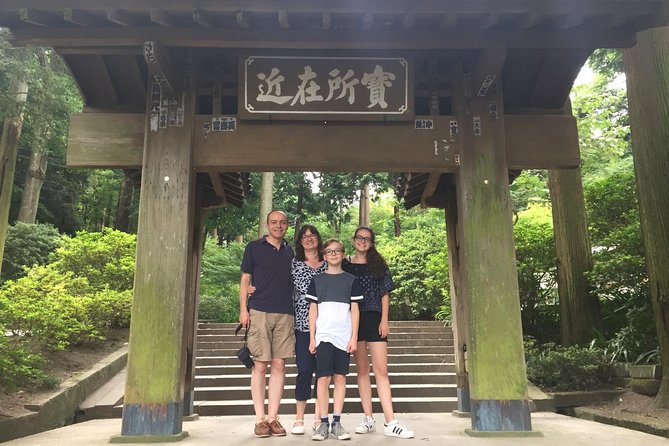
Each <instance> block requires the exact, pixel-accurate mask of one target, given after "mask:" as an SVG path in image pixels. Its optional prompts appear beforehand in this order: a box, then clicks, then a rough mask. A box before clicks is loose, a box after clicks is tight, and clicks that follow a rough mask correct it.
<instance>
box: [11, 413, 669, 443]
mask: <svg viewBox="0 0 669 446" xmlns="http://www.w3.org/2000/svg"><path fill="white" fill-rule="evenodd" d="M399 418H400V419H402V420H403V421H405V422H406V424H407V425H408V426H410V427H411V428H412V429H414V430H415V431H416V438H415V439H413V440H400V439H389V438H387V437H384V436H383V435H382V434H381V433H380V432H378V431H377V432H374V433H372V434H367V435H354V436H353V439H352V440H351V441H349V442H347V444H359V445H363V444H364V445H365V446H374V445H384V446H385V445H390V444H398V445H399V444H405V443H406V444H416V443H417V442H421V443H430V444H434V445H435V446H441V445H453V444H457V445H458V446H460V445H463V446H467V445H471V446H483V445H495V446H505V445H532V446H549V445H550V446H579V445H600V444H606V445H607V446H612V445H620V446H623V445H624V446H634V445H644V446H652V445H663V446H667V445H669V440H667V439H664V438H661V437H657V436H654V435H649V434H644V433H641V432H637V431H633V430H628V429H624V428H620V427H614V426H608V425H604V424H599V423H595V422H592V421H585V420H580V419H577V418H570V417H566V416H563V415H557V414H553V413H537V414H533V415H532V422H533V428H534V430H535V431H539V432H541V433H542V434H543V437H528V438H473V437H470V436H468V435H466V434H465V433H464V430H465V429H466V428H469V427H470V420H469V419H467V418H457V417H454V416H452V415H451V414H450V413H449V414H444V413H441V414H433V413H425V414H403V415H402V416H401V417H399ZM359 419H360V415H358V414H345V415H344V416H343V418H342V422H343V424H344V426H345V427H347V428H349V430H353V427H354V425H355V424H357V422H358V420H359ZM253 421H254V419H253V417H249V416H243V417H237V416H228V417H202V418H200V419H199V420H197V421H192V422H186V423H184V430H186V431H188V433H189V437H188V438H186V439H185V440H183V441H181V442H179V443H176V444H178V445H180V446H195V445H197V446H233V445H234V446H239V444H240V443H246V444H248V445H260V444H263V445H266V446H269V445H270V444H275V445H276V444H284V445H288V444H290V445H298V444H302V445H307V444H311V445H313V444H315V443H314V442H313V441H312V440H311V436H310V435H304V436H294V435H290V434H288V436H287V437H278V438H276V437H275V438H267V439H265V438H254V437H253V436H252V431H253ZM282 421H283V422H284V424H285V425H288V426H290V424H291V422H292V418H291V419H288V417H286V418H284V419H283V420H282ZM288 426H287V427H288ZM119 432H120V420H118V419H110V420H93V421H88V422H86V423H80V424H75V425H72V426H67V427H64V428H61V429H55V430H52V431H48V432H43V433H40V434H37V435H32V436H30V437H25V438H20V439H17V440H12V441H9V442H7V443H4V445H7V446H102V445H107V444H108V441H109V438H110V437H111V436H112V435H116V434H118V433H119ZM334 442H337V440H332V439H328V440H326V443H325V444H332V443H334ZM154 444H163V445H168V444H175V443H154Z"/></svg>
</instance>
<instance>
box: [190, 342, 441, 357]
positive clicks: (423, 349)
mask: <svg viewBox="0 0 669 446" xmlns="http://www.w3.org/2000/svg"><path fill="white" fill-rule="evenodd" d="M240 346H241V344H236V345H235V346H234V347H230V348H199V349H197V352H196V353H197V356H198V357H204V356H235V355H236V353H237V350H238V349H239V347H240ZM453 352H454V348H453V346H452V345H451V346H447V345H436V346H411V345H406V346H392V345H389V346H388V354H389V355H402V354H426V353H432V354H435V355H452V354H453Z"/></svg>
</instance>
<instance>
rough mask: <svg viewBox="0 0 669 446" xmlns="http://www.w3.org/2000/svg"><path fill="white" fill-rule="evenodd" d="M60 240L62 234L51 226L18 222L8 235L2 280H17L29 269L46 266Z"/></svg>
mask: <svg viewBox="0 0 669 446" xmlns="http://www.w3.org/2000/svg"><path fill="white" fill-rule="evenodd" d="M60 240H61V236H60V233H59V232H58V230H57V229H56V228H54V227H53V226H51V225H31V224H27V223H22V222H16V223H15V224H14V225H13V226H11V227H10V228H9V233H8V234H7V244H6V247H5V256H4V258H3V264H2V276H1V279H2V280H3V281H4V280H13V279H17V278H19V277H21V276H23V275H24V270H25V268H27V267H31V266H33V265H46V264H47V263H48V260H49V256H50V255H51V254H52V253H53V252H54V251H55V250H56V248H57V247H58V246H60Z"/></svg>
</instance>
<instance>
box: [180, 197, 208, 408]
mask: <svg viewBox="0 0 669 446" xmlns="http://www.w3.org/2000/svg"><path fill="white" fill-rule="evenodd" d="M201 194H202V192H201V190H200V185H198V188H197V193H196V197H195V212H194V217H195V218H194V222H193V243H192V245H191V249H190V259H191V262H190V266H189V271H188V277H189V280H188V290H187V292H188V300H187V301H186V308H185V314H186V317H185V321H184V322H185V324H186V326H185V330H184V336H185V337H186V339H185V341H184V345H185V346H186V348H185V359H184V361H185V364H186V376H185V383H184V398H183V399H184V405H183V413H184V419H188V420H194V419H197V414H196V413H195V409H194V406H193V402H194V399H195V360H196V352H197V329H198V324H197V321H198V309H199V299H200V270H201V265H202V251H203V248H204V214H205V211H204V209H202V201H201Z"/></svg>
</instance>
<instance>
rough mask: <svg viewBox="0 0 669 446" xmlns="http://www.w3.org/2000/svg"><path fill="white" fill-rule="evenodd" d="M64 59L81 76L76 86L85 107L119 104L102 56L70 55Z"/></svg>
mask: <svg viewBox="0 0 669 446" xmlns="http://www.w3.org/2000/svg"><path fill="white" fill-rule="evenodd" d="M64 59H65V60H66V62H67V64H68V66H69V67H70V69H71V70H72V71H73V72H74V73H80V74H83V75H81V76H80V78H79V81H78V82H77V85H78V86H79V88H81V91H82V92H83V96H84V98H86V104H87V105H88V104H94V105H96V106H98V107H112V106H115V105H117V104H118V103H119V100H118V93H117V91H116V88H115V87H114V83H113V82H112V80H111V77H110V76H109V70H108V69H107V65H106V64H105V60H104V58H103V56H100V55H92V56H88V55H86V56H80V55H76V54H72V55H68V56H65V58H64Z"/></svg>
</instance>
